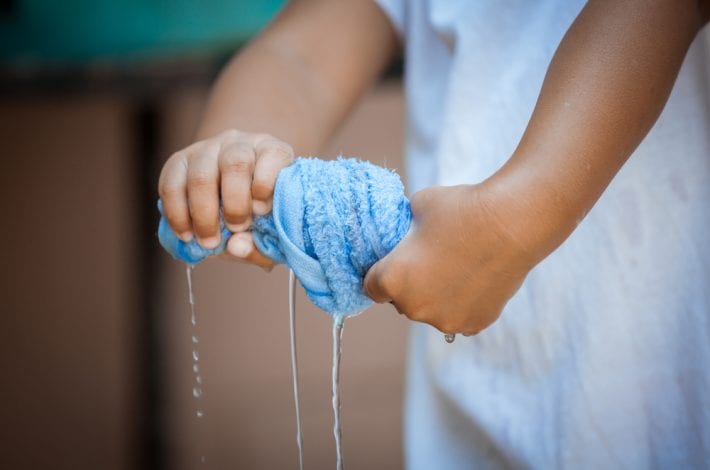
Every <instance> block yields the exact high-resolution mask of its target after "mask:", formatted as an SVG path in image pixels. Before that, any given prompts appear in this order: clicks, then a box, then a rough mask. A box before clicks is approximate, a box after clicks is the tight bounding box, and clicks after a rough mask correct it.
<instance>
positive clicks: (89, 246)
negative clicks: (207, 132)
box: [0, 83, 406, 469]
mask: <svg viewBox="0 0 710 470" xmlns="http://www.w3.org/2000/svg"><path fill="white" fill-rule="evenodd" d="M204 97H205V90H191V91H190V90H188V91H182V92H178V93H174V94H172V95H168V96H167V97H166V98H165V99H163V100H161V105H160V108H159V110H160V115H161V116H163V120H162V122H161V123H160V130H161V132H162V135H163V138H162V142H161V151H160V155H161V156H160V158H161V159H164V158H167V156H168V155H169V154H170V152H172V151H175V150H177V149H179V148H180V147H181V146H183V145H186V144H188V143H189V142H190V138H191V135H192V133H193V131H194V129H195V126H196V123H197V120H198V118H199V115H200V112H201V109H202V105H203V102H204ZM133 106H134V103H133V102H132V101H131V100H130V99H125V98H119V97H115V96H111V95H91V96H84V97H82V96H72V97H69V98H61V99H60V98H48V99H44V98H36V99H33V100H29V101H28V100H27V99H4V100H3V101H2V104H1V105H0V142H1V143H2V144H0V148H1V149H2V153H3V155H2V157H1V158H0V162H2V163H0V164H1V165H2V167H1V171H0V191H2V193H1V196H2V197H0V209H2V214H3V219H4V220H5V222H4V224H3V227H4V229H3V230H2V231H0V233H2V235H1V236H2V239H1V241H2V246H3V248H4V250H3V251H4V256H3V259H4V263H3V264H4V266H3V275H2V278H0V280H1V281H2V283H1V284H2V285H3V290H2V292H3V293H4V295H3V298H4V300H3V302H2V305H3V307H2V308H1V310H2V315H1V316H0V318H1V319H2V320H0V322H1V323H0V325H2V328H1V330H0V331H2V342H1V344H2V349H1V350H0V351H1V352H2V354H0V364H2V369H1V370H2V372H3V380H2V389H1V390H0V403H1V404H0V424H1V425H2V428H1V430H0V468H3V469H4V468H12V469H23V468H28V469H30V468H31V469H43V468H51V469H63V468H67V469H132V468H140V465H141V463H142V462H143V460H141V459H142V454H141V452H142V450H141V448H140V447H141V445H143V444H144V442H142V441H141V439H144V438H145V436H146V435H148V434H150V431H146V430H145V429H143V428H141V426H143V425H144V419H143V418H144V417H143V416H142V410H143V408H142V406H143V404H144V403H145V397H144V396H143V392H144V391H145V389H146V387H145V383H143V382H144V381H143V378H142V377H141V371H142V370H143V369H142V367H143V365H144V364H143V363H144V360H145V357H144V356H143V352H144V346H143V345H142V344H141V341H142V339H144V332H143V331H142V330H141V327H142V325H143V321H142V320H143V319H142V318H141V317H140V316H141V315H142V311H141V304H140V299H139V298H138V296H139V294H138V292H139V291H140V288H141V286H139V285H136V283H137V279H140V277H139V276H136V275H135V273H137V272H138V271H139V270H140V269H141V263H142V262H144V261H145V260H142V259H140V257H137V256H136V253H139V252H140V251H139V247H138V244H139V241H138V240H137V239H136V236H135V234H136V233H137V232H139V231H140V230H139V229H140V227H136V224H138V223H140V221H139V219H138V218H137V217H136V214H135V207H136V206H135V204H136V198H137V194H139V193H140V188H138V185H139V183H138V182H137V181H136V180H135V174H136V173H135V170H136V168H135V164H136V161H135V151H136V146H135V138H136V136H135V133H134V130H135V123H134V122H133V119H134V109H133ZM402 116H403V104H402V95H401V90H400V88H399V86H398V85H397V84H392V83H389V84H384V85H380V86H378V87H377V88H376V89H375V90H373V91H372V92H371V93H370V94H369V95H368V96H367V98H366V99H365V100H364V101H363V103H362V104H361V106H359V108H358V109H357V110H356V112H355V113H354V115H353V116H352V117H351V119H350V120H349V121H348V123H347V124H346V125H345V127H344V128H343V129H342V131H341V132H340V133H339V134H338V135H337V136H336V137H335V138H334V139H333V141H332V143H331V144H330V145H329V146H328V148H327V150H326V151H325V152H324V154H325V155H329V156H334V155H336V154H338V153H339V152H343V153H345V154H348V155H357V156H360V157H363V158H367V159H370V160H372V161H375V162H378V163H381V164H382V163H386V164H387V166H389V167H393V168H398V169H401V167H402V164H401V146H400V144H401V141H402ZM137 229H138V230H137ZM160 256H161V258H160V263H161V268H162V273H163V278H162V284H161V285H160V286H159V287H160V289H156V293H161V298H159V299H157V305H158V306H160V308H159V311H158V318H157V319H156V320H157V325H158V326H159V328H158V331H157V333H158V335H157V340H158V342H157V344H156V347H157V348H158V351H159V352H161V355H162V358H163V361H162V362H161V369H160V370H159V371H158V373H156V377H155V378H156V379H157V380H158V383H159V384H162V385H163V386H162V388H161V389H162V390H163V394H162V396H160V397H159V398H160V401H159V403H158V404H157V405H158V406H159V407H160V409H159V411H160V413H159V416H163V420H164V422H163V423H162V426H163V427H162V429H163V434H164V436H163V437H164V444H165V448H164V450H165V452H166V459H167V461H166V463H167V468H177V469H190V468H198V467H200V466H199V459H200V456H202V455H204V456H205V457H206V460H207V465H204V466H201V467H200V468H220V469H222V468H239V469H252V468H254V469H261V468H266V469H271V468H295V466H296V465H297V454H296V445H295V437H294V432H295V425H294V411H293V401H292V400H293V399H292V391H291V378H290V362H289V349H288V344H289V343H288V341H289V340H288V315H287V313H288V312H287V303H286V302H287V298H286V295H287V273H286V270H285V269H283V268H277V269H275V270H274V271H273V272H272V273H271V274H268V275H267V274H266V273H263V272H262V271H260V270H258V269H257V268H252V267H249V266H244V265H237V264H229V263H225V262H221V261H210V262H207V263H204V264H203V265H201V266H199V267H198V268H197V270H196V271H195V274H194V278H195V287H196V292H195V294H196V297H197V307H198V315H199V325H198V328H199V334H200V337H201V344H200V353H201V363H202V368H203V369H202V370H203V376H204V378H205V382H206V383H205V387H204V389H205V394H204V395H203V398H202V399H201V402H202V403H201V404H200V406H201V407H202V408H204V409H205V411H206V417H205V418H204V419H202V420H199V421H198V420H196V419H195V417H194V412H195V408H196V406H197V404H196V402H195V399H194V398H193V397H192V394H191V390H192V380H193V376H192V371H191V354H190V352H191V344H190V335H191V332H190V323H189V313H188V306H187V293H186V286H185V278H184V269H183V267H182V266H181V265H180V264H178V263H177V262H175V261H173V260H172V259H170V257H169V256H168V255H164V256H162V254H161V255H160ZM297 314H298V320H297V321H298V347H299V365H300V368H301V371H300V372H301V375H300V384H301V394H302V405H301V406H302V417H303V424H304V442H305V463H306V467H307V468H309V469H321V468H333V466H334V463H335V451H334V444H333V438H332V429H331V427H332V410H331V402H330V367H331V362H330V361H331V358H330V351H331V344H330V340H331V331H330V322H329V319H328V318H327V316H326V315H325V314H323V313H322V312H320V311H318V310H317V309H315V308H314V307H313V306H312V305H311V304H310V303H309V302H308V301H307V300H306V299H305V296H304V295H303V293H302V291H300V290H299V297H298V312H297ZM405 332H406V323H405V321H404V320H403V319H401V318H400V317H399V316H397V315H396V314H395V313H394V311H393V310H392V309H391V308H382V307H377V308H373V309H372V310H370V311H367V312H366V313H364V314H363V315H361V316H360V317H358V318H355V319H351V320H349V321H348V322H347V323H346V327H345V333H344V340H343V348H344V358H343V364H342V371H341V377H342V393H343V396H342V421H343V443H344V456H345V462H346V464H347V466H348V468H351V469H357V468H368V469H378V468H383V469H384V468H387V469H390V468H399V467H401V466H402V460H401V445H400V441H401V430H400V428H401V411H402V410H401V408H402V401H401V398H402V388H403V384H402V381H403V367H404V366H403V360H404V349H405ZM161 374H162V375H161Z"/></svg>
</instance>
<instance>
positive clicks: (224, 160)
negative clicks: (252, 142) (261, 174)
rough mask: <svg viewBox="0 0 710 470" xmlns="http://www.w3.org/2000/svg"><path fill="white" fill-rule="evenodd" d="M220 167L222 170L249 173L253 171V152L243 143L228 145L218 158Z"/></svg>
mask: <svg viewBox="0 0 710 470" xmlns="http://www.w3.org/2000/svg"><path fill="white" fill-rule="evenodd" d="M219 165H220V169H221V170H222V171H224V172H230V171H233V172H238V173H251V172H252V171H254V154H253V151H252V150H251V148H250V147H249V146H247V145H245V144H235V145H230V146H229V147H228V148H227V150H225V151H224V153H223V154H222V155H221V157H220V159H219Z"/></svg>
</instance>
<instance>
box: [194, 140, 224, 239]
mask: <svg viewBox="0 0 710 470" xmlns="http://www.w3.org/2000/svg"><path fill="white" fill-rule="evenodd" d="M218 150H219V147H217V146H216V145H208V146H205V147H203V148H202V150H201V151H200V152H199V153H197V154H193V156H192V157H191V158H190V164H189V165H188V168H187V202H188V207H189V208H190V217H191V218H192V229H193V230H194V232H195V235H196V236H197V240H198V242H199V243H200V245H202V246H203V247H205V248H215V247H216V246H217V245H219V242H220V233H219V168H218V166H217V157H218Z"/></svg>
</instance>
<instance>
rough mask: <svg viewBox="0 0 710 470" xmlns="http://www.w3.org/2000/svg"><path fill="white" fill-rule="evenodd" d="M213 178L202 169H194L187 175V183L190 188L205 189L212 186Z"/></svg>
mask: <svg viewBox="0 0 710 470" xmlns="http://www.w3.org/2000/svg"><path fill="white" fill-rule="evenodd" d="M214 184H215V179H214V178H213V177H212V176H211V175H209V174H207V173H206V172H204V171H196V172H192V173H190V174H188V175H187V185H188V186H189V187H190V188H192V189H205V188H209V187H211V186H214Z"/></svg>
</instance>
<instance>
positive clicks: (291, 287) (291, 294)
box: [288, 270, 303, 470]
mask: <svg viewBox="0 0 710 470" xmlns="http://www.w3.org/2000/svg"><path fill="white" fill-rule="evenodd" d="M288 313H289V325H290V328H291V375H292V378H293V401H294V405H295V407H296V445H298V468H299V469H300V470H303V433H302V432H301V405H300V400H299V397H298V358H297V356H296V275H295V274H294V273H293V270H289V272H288Z"/></svg>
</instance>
